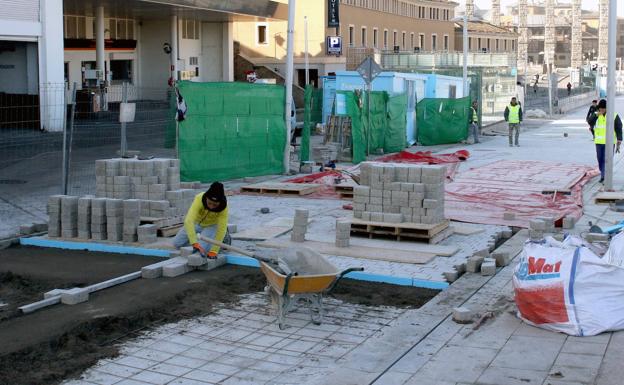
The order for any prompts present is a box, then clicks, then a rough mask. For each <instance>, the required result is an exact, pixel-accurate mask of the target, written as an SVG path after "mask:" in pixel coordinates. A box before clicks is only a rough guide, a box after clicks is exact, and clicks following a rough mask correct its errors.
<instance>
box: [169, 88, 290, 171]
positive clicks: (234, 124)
mask: <svg viewBox="0 0 624 385" xmlns="http://www.w3.org/2000/svg"><path fill="white" fill-rule="evenodd" d="M178 88H179V90H180V94H181V95H182V96H183V97H184V100H185V101H186V104H187V108H188V110H187V113H186V119H185V120H184V121H182V122H180V124H179V138H178V153H179V157H180V175H181V178H182V180H185V181H190V180H198V181H202V182H212V181H215V180H224V179H232V178H241V177H246V176H257V175H267V174H275V173H281V172H282V170H283V151H284V144H285V141H286V138H285V136H286V127H285V122H284V100H285V99H284V98H285V96H284V87H283V86H280V85H270V84H249V83H196V82H188V81H183V82H180V83H179V86H178Z"/></svg>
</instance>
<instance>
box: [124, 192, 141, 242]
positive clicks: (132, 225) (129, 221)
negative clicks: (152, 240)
mask: <svg viewBox="0 0 624 385" xmlns="http://www.w3.org/2000/svg"><path fill="white" fill-rule="evenodd" d="M122 204H123V236H122V239H123V241H124V242H136V241H137V240H138V232H137V229H138V227H139V224H140V222H141V201H140V200H139V199H126V200H124V201H123V203H122Z"/></svg>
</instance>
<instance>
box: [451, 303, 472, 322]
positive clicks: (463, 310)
mask: <svg viewBox="0 0 624 385" xmlns="http://www.w3.org/2000/svg"><path fill="white" fill-rule="evenodd" d="M474 316H475V314H474V312H473V311H472V310H470V309H469V308H467V307H464V306H460V307H456V308H453V321H455V322H457V323H461V324H465V323H471V322H472V321H473V318H474Z"/></svg>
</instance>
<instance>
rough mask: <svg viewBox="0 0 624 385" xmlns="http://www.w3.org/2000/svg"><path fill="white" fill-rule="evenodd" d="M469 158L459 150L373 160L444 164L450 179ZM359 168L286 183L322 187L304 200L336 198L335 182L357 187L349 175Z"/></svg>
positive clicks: (384, 157) (316, 175)
mask: <svg viewBox="0 0 624 385" xmlns="http://www.w3.org/2000/svg"><path fill="white" fill-rule="evenodd" d="M469 157H470V153H469V152H468V151H466V150H460V151H457V152H455V153H452V154H432V153H431V152H430V151H426V152H416V153H411V152H408V151H401V152H399V153H396V154H391V155H386V156H383V157H381V158H377V159H375V162H383V163H422V164H444V165H446V166H447V168H446V176H447V178H452V177H453V176H454V175H455V173H456V172H457V169H458V168H459V165H460V163H461V162H463V161H465V160H466V159H468V158H469ZM359 173H360V166H359V165H357V166H353V167H350V168H348V169H346V170H344V171H340V170H327V171H323V172H317V173H314V174H309V175H304V176H301V177H297V178H292V179H288V180H286V181H285V182H288V183H316V184H320V185H322V186H323V187H321V189H320V190H319V191H317V192H315V193H314V194H311V195H306V196H305V197H306V198H338V194H337V193H336V191H335V190H334V187H335V186H336V180H340V184H339V185H341V186H349V185H357V183H356V182H355V181H354V180H353V178H352V177H351V175H359Z"/></svg>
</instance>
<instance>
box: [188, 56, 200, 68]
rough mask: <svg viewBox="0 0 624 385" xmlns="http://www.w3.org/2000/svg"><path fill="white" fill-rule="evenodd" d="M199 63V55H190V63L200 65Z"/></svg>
mask: <svg viewBox="0 0 624 385" xmlns="http://www.w3.org/2000/svg"><path fill="white" fill-rule="evenodd" d="M198 63H199V60H198V58H197V56H191V57H189V65H192V66H196V65H198Z"/></svg>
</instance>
